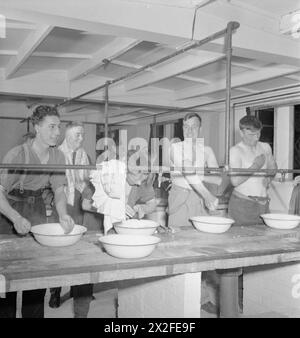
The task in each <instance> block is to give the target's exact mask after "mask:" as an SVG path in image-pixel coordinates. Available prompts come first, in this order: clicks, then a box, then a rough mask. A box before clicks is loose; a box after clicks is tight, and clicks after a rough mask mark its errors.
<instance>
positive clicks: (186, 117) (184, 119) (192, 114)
mask: <svg viewBox="0 0 300 338" xmlns="http://www.w3.org/2000/svg"><path fill="white" fill-rule="evenodd" d="M192 117H196V118H197V119H198V121H199V122H200V126H201V125H202V119H201V117H200V116H199V115H198V114H197V113H187V114H186V115H185V117H184V118H183V121H187V120H189V119H191V118H192Z"/></svg>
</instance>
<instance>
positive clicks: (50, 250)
mask: <svg viewBox="0 0 300 338" xmlns="http://www.w3.org/2000/svg"><path fill="white" fill-rule="evenodd" d="M159 237H161V239H162V241H161V243H159V245H158V246H157V248H156V249H155V250H154V252H153V253H152V254H151V255H150V256H148V257H146V258H143V259H136V260H134V259H118V258H114V257H111V256H109V255H108V254H106V253H105V252H103V250H102V248H101V245H100V243H99V242H98V236H97V234H96V233H95V232H89V233H86V234H85V235H84V236H83V238H82V240H80V241H79V242H78V243H76V244H75V245H73V246H69V247H61V248H55V247H45V246H41V245H40V244H39V243H37V242H36V241H35V240H34V239H33V238H32V237H31V236H27V237H23V238H21V237H14V236H7V235H0V274H2V275H4V276H5V279H6V290H7V291H15V290H26V289H34V288H45V287H54V286H68V285H78V284H85V283H98V282H108V281H118V280H124V279H136V278H147V277H154V276H166V275H175V274H180V273H188V272H199V271H207V270H214V269H231V268H237V267H246V266H253V265H262V264H270V263H281V262H290V261H299V260H300V228H299V227H297V228H296V229H293V230H275V229H274V230H273V229H271V228H268V227H266V226H264V225H259V226H258V225H255V226H248V227H234V226H233V227H231V228H230V229H229V231H228V232H226V233H224V234H208V233H202V232H198V231H197V230H195V229H194V228H192V227H191V228H189V229H187V230H186V229H185V230H182V231H179V232H177V233H175V234H160V235H159Z"/></svg>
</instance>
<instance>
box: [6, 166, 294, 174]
mask: <svg viewBox="0 0 300 338" xmlns="http://www.w3.org/2000/svg"><path fill="white" fill-rule="evenodd" d="M99 168H101V164H98V165H68V164H57V165H51V164H23V163H14V164H9V163H0V169H15V170H16V171H23V170H31V171H51V172H52V171H64V170H66V169H75V170H76V169H78V170H79V169H86V170H97V169H99ZM137 168H139V166H137ZM140 170H141V171H143V172H153V173H155V172H156V173H170V172H172V171H180V170H182V167H172V166H170V167H165V166H154V167H153V168H150V169H147V170H146V169H143V168H141V169H140ZM185 170H186V171H196V172H205V173H206V174H210V175H220V174H229V176H232V175H235V176H237V174H239V175H251V174H259V173H265V174H269V176H274V175H275V174H278V173H279V174H281V175H286V174H291V173H294V174H300V169H250V168H227V167H220V168H217V167H216V168H214V167H207V168H203V167H185Z"/></svg>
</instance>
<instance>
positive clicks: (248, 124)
mask: <svg viewBox="0 0 300 338" xmlns="http://www.w3.org/2000/svg"><path fill="white" fill-rule="evenodd" d="M239 124H240V129H241V130H242V129H258V130H261V129H262V123H261V122H260V121H259V119H257V118H256V117H255V116H253V115H246V116H244V117H243V118H241V119H240V123H239Z"/></svg>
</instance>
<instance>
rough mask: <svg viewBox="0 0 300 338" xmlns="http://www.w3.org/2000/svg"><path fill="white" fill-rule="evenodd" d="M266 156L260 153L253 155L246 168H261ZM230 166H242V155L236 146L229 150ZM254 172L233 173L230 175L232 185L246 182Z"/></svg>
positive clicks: (235, 185)
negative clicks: (250, 162) (253, 157)
mask: <svg viewBox="0 0 300 338" xmlns="http://www.w3.org/2000/svg"><path fill="white" fill-rule="evenodd" d="M265 161H266V156H265V155H263V154H261V155H258V156H256V157H255V159H254V161H253V163H252V165H251V166H250V167H249V168H248V169H261V168H262V167H263V165H264V164H265ZM230 167H231V168H242V155H241V153H240V151H239V150H238V149H237V148H232V149H231V150H230ZM254 174H255V172H253V173H252V174H247V175H243V176H242V175H240V176H239V175H238V174H234V175H232V176H230V181H231V183H232V185H233V186H234V187H237V186H238V185H240V184H242V183H244V182H246V181H247V180H248V179H249V178H250V177H251V176H253V175H254Z"/></svg>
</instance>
